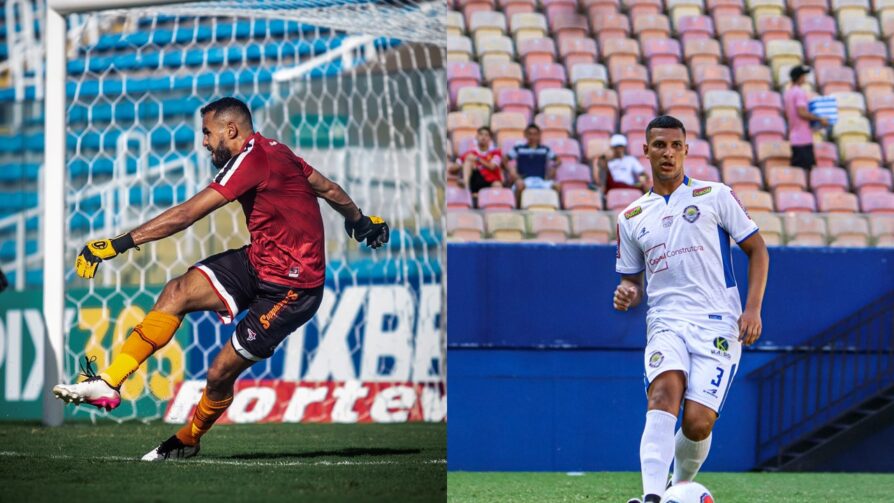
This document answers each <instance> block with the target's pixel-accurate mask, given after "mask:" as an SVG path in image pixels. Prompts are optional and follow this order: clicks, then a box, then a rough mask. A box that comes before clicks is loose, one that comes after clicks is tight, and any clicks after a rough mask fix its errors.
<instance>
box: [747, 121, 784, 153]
mask: <svg viewBox="0 0 894 503" xmlns="http://www.w3.org/2000/svg"><path fill="white" fill-rule="evenodd" d="M785 131H786V128H785V119H783V118H782V117H781V116H778V115H755V116H752V117H751V118H750V119H748V136H750V137H751V141H752V142H754V144H755V146H756V147H757V146H759V145H760V144H761V143H763V142H765V141H783V140H785V134H786V133H785Z"/></svg>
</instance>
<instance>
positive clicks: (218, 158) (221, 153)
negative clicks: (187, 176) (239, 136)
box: [208, 140, 233, 169]
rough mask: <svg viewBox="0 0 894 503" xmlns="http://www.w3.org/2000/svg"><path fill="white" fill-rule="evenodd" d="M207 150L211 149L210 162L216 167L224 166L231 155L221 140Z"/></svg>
mask: <svg viewBox="0 0 894 503" xmlns="http://www.w3.org/2000/svg"><path fill="white" fill-rule="evenodd" d="M208 150H210V151H211V164H214V167H215V168H217V169H220V168H222V167H224V166H225V165H226V164H227V162H228V161H229V160H230V159H231V158H232V157H233V154H231V153H230V150H229V149H228V148H227V147H226V145H224V141H223V140H220V141H219V142H218V144H217V146H216V147H214V148H210V147H209V149H208Z"/></svg>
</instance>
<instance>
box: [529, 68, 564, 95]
mask: <svg viewBox="0 0 894 503" xmlns="http://www.w3.org/2000/svg"><path fill="white" fill-rule="evenodd" d="M528 81H529V82H530V83H531V86H532V90H533V91H534V94H535V95H537V96H539V95H540V91H543V90H544V89H561V88H563V87H565V84H566V83H567V82H568V76H567V75H566V74H565V67H564V66H562V65H560V64H557V63H545V64H535V65H531V68H529V73H528Z"/></svg>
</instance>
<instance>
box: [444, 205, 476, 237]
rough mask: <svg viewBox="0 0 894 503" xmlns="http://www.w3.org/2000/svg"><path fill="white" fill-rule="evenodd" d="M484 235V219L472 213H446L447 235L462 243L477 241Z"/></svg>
mask: <svg viewBox="0 0 894 503" xmlns="http://www.w3.org/2000/svg"><path fill="white" fill-rule="evenodd" d="M483 234H484V218H483V217H482V216H481V215H480V214H478V213H474V212H472V211H448V212H447V235H448V236H450V237H451V238H454V239H459V240H463V241H477V240H479V239H481V236H482V235H483Z"/></svg>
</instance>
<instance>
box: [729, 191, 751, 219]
mask: <svg viewBox="0 0 894 503" xmlns="http://www.w3.org/2000/svg"><path fill="white" fill-rule="evenodd" d="M729 193H730V194H732V196H733V199H735V200H736V202H737V203H739V208H742V211H744V212H745V216H746V217H748V220H751V215H749V214H748V210H746V209H745V205H744V204H742V200H741V199H739V196H737V195H736V191H735V190H733V189H729Z"/></svg>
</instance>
